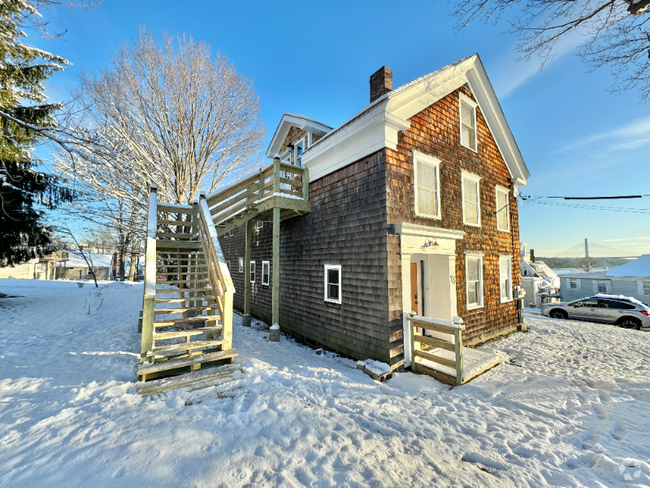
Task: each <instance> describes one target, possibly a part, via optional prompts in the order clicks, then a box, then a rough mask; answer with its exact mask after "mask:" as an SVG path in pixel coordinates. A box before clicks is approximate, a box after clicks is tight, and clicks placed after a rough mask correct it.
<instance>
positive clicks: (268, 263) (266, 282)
mask: <svg viewBox="0 0 650 488" xmlns="http://www.w3.org/2000/svg"><path fill="white" fill-rule="evenodd" d="M265 266H266V275H267V280H266V281H264V267H265ZM270 282H271V263H270V262H269V261H262V284H263V285H265V286H269V283H270Z"/></svg>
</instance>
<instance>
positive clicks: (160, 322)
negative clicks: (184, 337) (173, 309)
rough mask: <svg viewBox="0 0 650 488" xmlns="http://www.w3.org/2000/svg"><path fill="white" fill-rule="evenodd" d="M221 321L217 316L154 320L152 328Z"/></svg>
mask: <svg viewBox="0 0 650 488" xmlns="http://www.w3.org/2000/svg"><path fill="white" fill-rule="evenodd" d="M215 320H221V317H220V316H219V315H196V316H195V317H186V318H180V319H168V320H164V319H163V320H156V321H155V322H154V323H153V326H154V327H169V326H170V325H177V324H191V323H193V322H214V321H215Z"/></svg>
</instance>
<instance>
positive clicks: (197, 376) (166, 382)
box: [135, 364, 244, 396]
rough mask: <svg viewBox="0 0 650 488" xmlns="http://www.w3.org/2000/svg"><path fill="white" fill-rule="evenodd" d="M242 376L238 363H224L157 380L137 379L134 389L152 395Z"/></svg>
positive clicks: (228, 380)
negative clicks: (144, 380)
mask: <svg viewBox="0 0 650 488" xmlns="http://www.w3.org/2000/svg"><path fill="white" fill-rule="evenodd" d="M243 378H244V371H243V369H242V367H241V366H240V365H239V364H226V365H224V366H219V367H215V368H208V369H202V370H199V371H193V372H191V373H185V374H181V375H178V376H170V377H167V378H162V379H159V380H153V381H147V382H146V383H145V382H143V381H138V382H137V383H136V385H135V391H136V392H137V393H138V394H140V395H142V396H145V395H153V394H155V393H161V392H164V391H167V390H172V389H176V388H182V389H183V390H185V391H194V390H199V389H201V388H208V387H210V386H219V385H223V384H225V383H228V382H231V381H237V380H241V379H243Z"/></svg>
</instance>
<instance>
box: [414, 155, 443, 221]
mask: <svg viewBox="0 0 650 488" xmlns="http://www.w3.org/2000/svg"><path fill="white" fill-rule="evenodd" d="M413 166H414V168H413V171H414V176H415V214H416V215H419V216H422V217H429V218H434V219H439V218H440V160H439V159H437V158H434V157H431V156H428V155H426V154H422V153H419V152H417V151H414V154H413Z"/></svg>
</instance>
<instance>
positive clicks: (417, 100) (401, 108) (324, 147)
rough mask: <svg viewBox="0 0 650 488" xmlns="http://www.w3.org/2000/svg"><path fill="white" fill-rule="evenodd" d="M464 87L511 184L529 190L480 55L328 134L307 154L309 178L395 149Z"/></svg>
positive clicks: (402, 90) (391, 95)
mask: <svg viewBox="0 0 650 488" xmlns="http://www.w3.org/2000/svg"><path fill="white" fill-rule="evenodd" d="M465 84H468V85H469V88H470V90H471V92H472V93H473V94H474V97H475V98H476V101H477V103H478V106H479V108H480V109H481V112H482V114H483V117H484V118H485V120H486V122H487V124H488V127H489V129H490V132H491V133H492V136H493V137H494V140H495V142H496V145H497V147H498V148H499V151H500V152H501V155H502V157H503V159H504V161H505V163H506V165H507V167H508V170H509V171H510V175H511V177H512V182H513V183H514V184H515V185H516V186H522V185H525V184H526V181H527V180H528V178H529V177H530V173H529V172H528V169H527V168H526V164H525V163H524V160H523V157H522V155H521V152H520V151H519V148H518V147H517V143H516V142H515V139H514V136H513V135H512V132H511V131H510V127H509V126H508V123H507V121H506V119H505V116H504V114H503V110H502V109H501V105H500V104H499V101H498V99H497V97H496V94H495V93H494V89H493V88H492V85H491V84H490V80H489V79H488V77H487V74H486V72H485V69H484V67H483V64H482V63H481V60H480V58H479V56H478V54H475V55H473V56H470V57H468V58H465V59H462V60H460V61H458V62H457V63H454V64H451V65H449V66H447V67H445V68H442V69H440V70H438V71H435V72H433V73H430V74H428V75H426V76H423V77H421V78H418V79H417V80H414V81H412V82H411V83H407V84H406V85H403V86H401V87H399V88H397V89H396V90H393V91H391V92H388V93H386V94H385V95H383V96H382V97H380V98H378V99H377V100H375V101H374V102H373V103H371V104H370V105H368V106H367V107H366V108H365V109H363V110H362V111H361V112H359V113H357V114H355V115H354V116H353V117H351V118H350V119H348V120H347V121H346V122H344V123H343V124H342V125H341V126H339V127H337V128H336V129H334V130H332V131H330V132H328V134H327V135H326V136H325V137H323V138H322V139H320V140H318V141H317V142H316V143H314V145H313V146H311V147H310V148H308V149H307V150H306V151H305V152H304V153H303V164H304V165H305V167H307V168H309V170H310V178H311V179H312V180H316V179H318V178H320V177H322V176H325V175H326V174H329V173H331V172H332V171H335V170H336V169H339V168H341V167H343V166H346V165H347V164H350V163H352V162H354V161H356V160H359V159H361V158H363V157H364V156H367V155H369V154H372V153H373V152H376V151H378V150H380V149H382V148H384V147H388V148H391V149H395V148H396V147H397V132H398V131H400V130H402V131H403V130H407V129H408V128H410V122H409V121H408V119H409V118H411V117H413V116H414V115H415V114H417V113H419V112H421V111H422V110H424V109H425V108H426V107H428V106H430V105H432V104H434V103H435V102H437V101H438V100H440V99H441V98H443V97H444V96H446V95H448V94H449V93H451V92H453V91H454V90H457V89H458V88H460V87H461V86H463V85H465ZM382 123H383V124H382ZM353 136H354V138H355V139H354V140H351V138H352V137H353ZM285 137H286V134H285Z"/></svg>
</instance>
